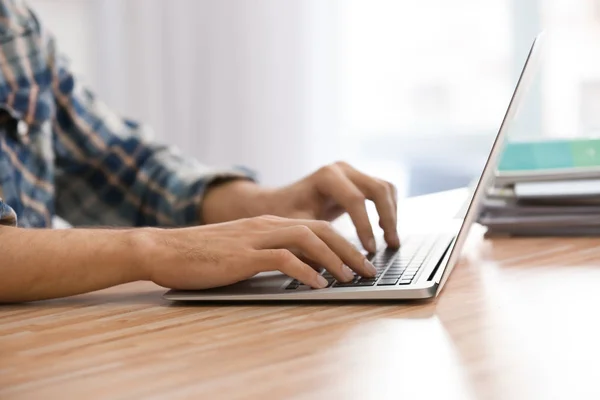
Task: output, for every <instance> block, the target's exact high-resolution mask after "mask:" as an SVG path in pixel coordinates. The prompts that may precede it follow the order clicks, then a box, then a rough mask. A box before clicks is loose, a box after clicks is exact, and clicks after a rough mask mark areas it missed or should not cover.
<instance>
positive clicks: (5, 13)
mask: <svg viewBox="0 0 600 400" xmlns="http://www.w3.org/2000/svg"><path fill="white" fill-rule="evenodd" d="M0 110H1V111H0V274H1V276H2V279H0V302H19V301H33V300H40V299H48V298H54V297H61V296H69V295H74V294H78V293H84V292H88V291H92V290H97V289H102V288H106V287H109V286H112V285H117V284H121V283H126V282H132V281H137V280H152V281H154V282H156V283H157V284H159V285H162V286H165V287H169V288H179V289H202V288H209V287H215V286H221V285H226V284H231V283H234V282H237V281H240V280H243V279H247V278H250V277H252V276H253V275H255V274H257V273H259V272H261V271H267V270H280V271H282V272H283V273H286V274H288V275H290V276H292V277H294V278H297V279H298V280H300V281H302V282H304V283H306V284H307V285H310V286H312V287H314V288H323V287H325V285H326V281H325V280H324V279H323V278H322V277H321V276H320V275H319V274H318V273H317V272H316V271H315V269H313V268H311V267H310V266H309V264H313V265H314V264H315V263H316V264H319V265H322V266H324V267H325V268H327V269H328V270H329V271H331V273H332V274H333V275H334V276H335V277H336V278H337V279H339V280H341V281H348V280H350V279H352V278H353V274H354V272H356V273H358V274H361V275H363V276H373V275H374V274H375V269H374V267H373V266H372V265H371V264H370V263H369V262H368V261H367V260H366V258H365V257H364V255H363V254H362V253H361V252H360V251H359V250H357V249H356V248H355V247H353V246H352V245H351V244H350V243H348V242H347V241H346V240H345V239H343V238H342V237H341V236H339V235H338V234H337V233H336V232H335V231H334V230H332V228H331V227H330V225H329V223H327V222H326V221H331V220H333V219H334V218H336V217H338V216H339V215H341V214H342V213H343V212H348V213H349V215H350V217H351V218H352V220H353V222H354V224H355V226H356V229H357V233H358V236H359V238H360V240H361V242H362V244H363V246H364V247H365V249H367V250H368V251H375V241H374V237H373V231H372V229H371V225H370V223H369V219H368V217H367V212H366V208H365V200H366V199H370V200H372V201H374V203H375V205H376V207H377V210H378V213H379V216H380V221H379V224H380V226H381V227H382V228H383V230H384V233H385V239H386V242H387V243H388V244H389V245H390V246H393V247H397V246H399V239H398V235H397V231H396V199H395V191H394V188H393V186H392V185H391V184H389V183H387V182H384V181H381V180H378V179H375V178H372V177H370V176H367V175H365V174H363V173H361V172H359V171H357V170H355V169H354V168H352V167H351V166H349V165H347V164H345V163H336V164H333V165H330V166H327V167H324V168H322V169H320V170H319V171H317V172H316V173H314V174H312V175H310V176H308V177H307V178H305V179H303V180H301V181H299V182H296V183H294V184H292V185H289V186H287V187H283V188H279V189H268V188H264V187H261V186H259V185H258V184H257V183H255V182H254V180H253V179H252V176H251V175H250V174H249V173H248V172H246V171H244V170H230V171H215V170H211V169H209V168H206V167H204V166H202V165H200V164H199V163H197V162H195V161H194V160H190V159H186V158H184V157H182V156H180V155H179V154H177V153H176V152H175V151H174V150H173V149H171V148H169V147H166V146H161V145H157V144H155V143H152V142H151V141H150V140H149V139H148V138H147V137H146V136H145V135H144V130H143V128H142V126H140V125H138V124H137V123H135V122H133V121H129V120H126V119H122V118H120V117H118V116H117V115H116V114H115V113H114V112H113V111H112V110H110V109H109V108H107V107H106V106H105V105H104V104H103V103H102V102H101V101H100V100H99V99H97V98H96V96H95V95H94V94H93V93H92V92H91V91H90V90H89V89H87V88H85V87H83V86H82V85H81V84H80V82H79V81H78V80H77V79H76V78H75V77H74V76H73V74H72V72H71V71H70V70H69V67H68V65H67V63H66V62H65V61H64V60H63V59H62V58H61V57H60V56H59V51H58V49H57V45H56V42H55V40H54V38H53V37H52V36H51V35H50V34H49V32H48V31H46V29H45V27H44V26H43V25H42V24H41V23H40V21H38V20H37V18H36V17H35V15H34V14H33V13H32V12H31V10H29V9H28V8H27V7H26V6H25V5H24V4H23V3H22V2H20V1H19V0H1V1H0ZM55 215H58V216H61V217H63V218H64V219H66V220H67V221H68V222H70V223H71V224H73V225H74V226H75V227H76V228H75V229H66V230H52V229H41V228H51V224H52V218H53V217H54V216H55ZM265 215H270V216H265ZM77 226H93V228H92V229H89V228H88V229H83V228H77ZM100 226H110V227H112V228H111V229H106V228H100ZM117 227H118V229H117ZM124 227H129V228H124ZM167 227H169V228H175V229H165V228H167Z"/></svg>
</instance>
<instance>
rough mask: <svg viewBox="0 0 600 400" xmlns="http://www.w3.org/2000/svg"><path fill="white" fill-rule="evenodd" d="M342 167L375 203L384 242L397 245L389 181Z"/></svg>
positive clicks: (398, 240)
mask: <svg viewBox="0 0 600 400" xmlns="http://www.w3.org/2000/svg"><path fill="white" fill-rule="evenodd" d="M342 169H343V170H345V172H346V174H347V175H348V177H349V178H350V180H351V181H352V182H353V183H354V184H355V185H356V186H357V187H358V188H359V189H360V190H361V191H362V192H363V193H364V194H365V195H366V197H367V198H368V199H369V200H372V201H373V203H375V207H376V208H377V213H378V214H379V226H380V227H381V228H382V229H383V232H384V237H385V241H386V243H387V244H388V245H389V246H391V247H396V248H397V247H399V246H400V239H399V238H398V227H397V213H396V202H395V200H394V191H393V190H392V189H391V187H390V183H388V182H386V181H383V180H380V179H376V178H373V177H371V176H368V175H366V174H364V173H362V172H360V171H358V170H356V169H354V168H353V167H352V166H350V165H348V164H344V165H343V166H342Z"/></svg>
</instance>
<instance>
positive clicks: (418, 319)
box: [0, 229, 600, 400]
mask: <svg viewBox="0 0 600 400" xmlns="http://www.w3.org/2000/svg"><path fill="white" fill-rule="evenodd" d="M471 238H472V240H471V241H470V243H469V248H468V249H467V250H466V257H465V260H464V261H463V262H462V263H461V264H460V265H459V266H458V267H457V268H456V269H455V271H454V273H453V275H452V276H451V278H450V280H449V282H448V284H447V286H446V288H445V290H444V292H443V293H442V296H441V297H439V298H438V299H437V300H436V301H431V302H421V303H408V304H407V303H405V304H383V305H382V304H355V305H327V304H311V305H275V306H263V307H258V306H251V305H248V306H224V307H215V306H181V305H176V304H172V303H169V302H167V301H164V300H162V298H161V294H162V293H163V292H164V290H163V289H161V288H158V287H156V286H154V285H153V284H150V283H136V284H131V285H126V286H122V287H118V288H113V289H109V290H104V291H100V292H96V293H92V294H88V295H83V296H77V297H73V298H69V299H63V300H56V301H47V302H40V303H37V304H29V305H20V306H6V307H2V308H0V398H1V399H4V400H6V399H53V398H56V399H59V398H60V399H63V398H98V399H121V398H147V399H163V398H169V399H175V398H194V399H197V398H205V399H245V398H257V399H281V398H294V399H315V398H328V399H329V398H331V399H370V398H372V399H400V398H439V399H451V398H456V399H468V398H484V399H537V398H540V399H558V398H569V399H575V398H576V399H582V398H596V399H597V398H600V386H599V385H598V382H599V381H598V378H600V362H599V361H598V360H600V348H599V346H598V342H599V339H598V338H600V322H598V320H599V318H598V317H597V314H598V308H599V307H600V290H599V287H600V246H599V245H600V239H528V240H526V239H519V240H514V239H497V240H493V241H484V240H483V239H482V236H481V232H480V231H478V230H477V229H476V230H475V231H474V232H473V233H472V236H471Z"/></svg>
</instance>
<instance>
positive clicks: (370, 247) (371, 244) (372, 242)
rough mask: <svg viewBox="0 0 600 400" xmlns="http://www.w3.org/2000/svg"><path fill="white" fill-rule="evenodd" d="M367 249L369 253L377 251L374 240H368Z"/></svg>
mask: <svg viewBox="0 0 600 400" xmlns="http://www.w3.org/2000/svg"><path fill="white" fill-rule="evenodd" d="M367 246H369V248H368V249H367V250H368V251H369V252H371V253H375V252H376V251H377V245H376V244H375V239H370V240H369V243H367Z"/></svg>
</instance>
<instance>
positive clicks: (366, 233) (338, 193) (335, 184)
mask: <svg viewBox="0 0 600 400" xmlns="http://www.w3.org/2000/svg"><path fill="white" fill-rule="evenodd" d="M316 185H317V190H319V192H321V193H323V194H324V195H326V196H329V197H331V198H332V199H333V200H334V201H335V202H336V203H338V204H339V205H341V206H342V207H344V209H345V210H346V212H347V213H348V215H350V218H351V219H352V222H353V223H354V226H355V227H356V233H357V234H358V238H359V239H360V242H361V243H362V245H363V247H364V248H365V249H366V250H367V251H369V252H371V253H374V252H376V251H377V246H376V244H375V236H374V235H373V229H372V227H371V223H370V222H369V216H368V214H367V207H366V205H365V201H366V197H365V194H364V193H363V192H361V191H360V190H359V189H358V188H357V187H356V185H355V184H354V183H352V181H351V180H350V179H349V178H348V177H347V176H346V174H345V173H344V172H342V170H341V169H340V168H338V167H336V166H331V167H328V168H327V169H326V170H324V173H322V174H320V178H319V179H318V180H317V182H316Z"/></svg>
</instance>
